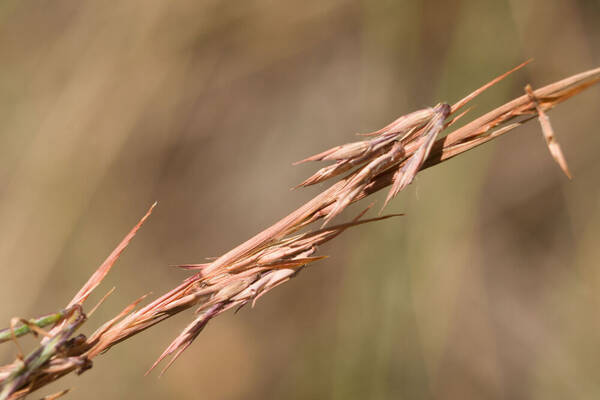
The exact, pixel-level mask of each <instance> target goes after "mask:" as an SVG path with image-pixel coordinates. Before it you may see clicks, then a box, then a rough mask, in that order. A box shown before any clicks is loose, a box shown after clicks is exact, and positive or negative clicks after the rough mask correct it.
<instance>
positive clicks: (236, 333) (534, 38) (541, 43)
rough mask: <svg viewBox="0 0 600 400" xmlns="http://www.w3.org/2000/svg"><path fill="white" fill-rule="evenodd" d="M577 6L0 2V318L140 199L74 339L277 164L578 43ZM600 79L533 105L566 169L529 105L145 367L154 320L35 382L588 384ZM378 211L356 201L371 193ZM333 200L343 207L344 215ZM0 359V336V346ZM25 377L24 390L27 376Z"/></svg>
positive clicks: (154, 389)
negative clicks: (89, 363) (121, 248)
mask: <svg viewBox="0 0 600 400" xmlns="http://www.w3.org/2000/svg"><path fill="white" fill-rule="evenodd" d="M599 18H600V4H599V2H598V1H597V0H579V1H568V2H567V1H541V0H532V1H517V0H512V1H479V0H453V1H445V2H441V1H440V2H438V1H361V0H334V1H321V0H305V1H302V2H286V1H267V0H252V1H238V2H231V1H229V2H226V1H191V0H173V1H159V0H144V1H122V2H82V1H51V2H50V1H16V0H5V1H3V2H2V3H0V60H1V62H0V183H1V184H0V221H1V222H0V263H1V268H2V280H1V281H0V304H1V307H0V321H4V322H3V323H2V325H8V323H9V320H10V318H11V317H14V316H22V317H29V316H35V315H40V314H43V313H47V312H51V311H54V310H57V309H59V308H60V307H62V306H64V305H65V304H66V303H67V302H68V301H69V300H70V299H71V297H72V296H73V294H74V293H75V292H76V291H77V289H78V288H79V287H80V286H81V284H82V283H83V282H84V281H85V280H86V279H87V277H88V276H89V275H90V274H91V272H92V271H93V270H94V269H95V267H96V266H97V265H99V264H100V262H101V261H102V260H103V259H104V257H105V256H106V255H108V253H109V252H110V251H111V250H112V249H113V247H114V246H115V245H116V244H117V243H118V241H119V240H120V239H121V238H122V237H123V236H124V234H125V233H126V232H127V231H128V230H129V229H130V228H131V227H132V226H133V225H134V223H135V222H136V221H137V219H138V218H139V217H140V216H141V215H142V214H143V213H144V212H145V210H146V208H147V207H148V206H149V205H150V204H151V203H152V202H153V201H154V200H158V201H159V206H158V208H157V209H156V211H155V213H154V215H153V216H152V217H151V219H150V221H149V222H148V223H147V225H146V226H144V227H143V229H142V231H141V232H140V234H138V236H137V237H136V239H135V240H134V242H133V244H132V245H131V246H130V247H129V248H128V249H127V251H126V252H125V253H124V255H123V256H122V258H121V260H120V261H119V262H118V264H117V266H116V268H115V269H114V270H113V272H111V274H110V275H109V276H108V278H107V280H106V283H105V284H104V286H102V290H99V291H98V293H96V294H95V296H96V297H95V298H93V299H91V301H90V304H92V303H94V302H95V301H97V299H98V298H99V297H100V296H101V295H102V294H103V293H104V292H105V291H106V290H108V288H110V287H112V286H116V287H117V291H116V292H115V294H113V296H111V298H110V299H109V300H108V301H107V302H106V303H105V304H104V305H103V306H102V307H101V309H100V310H98V311H97V312H96V314H95V315H94V316H93V317H92V319H91V321H90V322H89V323H88V326H87V327H84V332H86V333H89V332H91V330H92V328H93V327H96V326H98V325H99V324H100V323H101V322H103V321H104V320H106V319H108V318H110V317H112V316H113V315H114V314H116V313H117V312H118V311H120V310H121V308H122V307H123V306H124V305H126V304H128V303H129V302H130V301H132V300H133V299H136V298H137V297H139V296H140V295H142V294H144V293H147V292H149V291H152V292H153V293H154V294H155V295H158V294H160V293H162V292H164V291H167V290H169V289H170V288H172V287H173V286H175V285H176V284H177V283H178V282H180V281H181V280H182V279H183V278H184V277H185V276H187V275H188V274H187V273H186V272H183V271H178V270H176V269H174V268H172V267H169V266H170V265H173V264H178V263H186V262H203V259H204V257H211V256H218V255H220V254H222V253H224V252H225V251H227V250H229V249H230V248H232V247H234V246H235V245H237V244H238V243H240V242H242V241H244V240H245V239H247V238H249V237H250V236H251V235H253V234H254V233H256V232H258V231H259V230H261V229H263V228H265V227H267V226H269V225H270V224H272V223H273V222H274V221H275V220H277V219H278V218H280V217H282V216H283V215H284V214H287V213H288V212H290V211H292V210H293V209H295V208H296V207H298V206H299V205H301V204H302V203H303V202H304V201H306V200H308V199H309V198H310V197H312V196H313V195H314V194H315V193H317V192H318V191H319V190H321V189H323V186H322V187H319V188H312V189H308V190H301V191H293V192H290V191H289V190H288V189H289V188H290V187H291V186H293V185H295V184H297V183H299V182H301V181H302V180H303V179H304V178H306V177H307V176H308V175H309V173H310V172H311V171H312V170H313V168H314V165H303V166H300V167H292V166H291V163H292V162H293V161H296V160H299V159H301V158H303V157H305V156H307V155H310V154H313V153H315V152H318V151H320V150H323V149H326V148H328V147H330V146H333V145H336V144H340V143H343V142H347V141H351V140H353V139H354V136H353V135H354V133H355V132H365V131H370V130H373V129H376V128H380V127H382V126H383V125H385V124H387V123H388V122H390V121H391V120H393V119H395V118H396V117H397V116H399V115H401V114H404V113H406V112H409V111H412V110H414V109H417V108H422V107H424V106H429V105H433V104H435V103H437V102H438V101H449V102H452V101H455V100H457V99H459V98H460V97H462V96H463V95H465V94H466V93H468V92H470V91H471V90H472V89H474V88H476V87H478V86H479V85H480V84H482V83H484V82H486V81H487V80H489V79H490V78H492V77H494V76H496V75H498V74H499V73H502V72H504V71H505V70H507V69H509V68H510V67H512V66H514V65H516V64H518V63H520V62H521V61H523V60H525V59H528V58H531V57H533V58H534V59H535V62H534V63H533V64H531V65H530V66H528V67H527V68H526V70H524V71H521V72H519V73H517V74H516V76H514V77H512V78H510V79H508V80H507V81H505V82H504V83H502V84H501V85H499V86H498V87H496V88H494V89H493V90H492V91H491V92H490V93H488V94H486V95H485V96H483V97H482V98H481V99H480V100H478V101H477V104H478V105H477V108H476V109H475V110H474V111H473V112H472V113H473V115H476V114H479V113H482V112H484V111H486V110H488V109H489V108H490V107H493V106H496V105H499V104H501V103H503V102H505V101H507V100H509V99H511V98H513V97H516V96H519V95H521V94H522V93H523V86H524V84H525V83H527V82H531V84H532V85H533V86H534V87H539V86H541V85H544V84H547V83H550V82H551V81H555V80H558V79H561V78H563V77H565V76H567V75H571V74H574V73H577V72H580V71H583V70H586V69H589V68H592V67H596V66H598V64H599V60H600V25H599V24H598V20H599ZM599 104H600V92H599V90H598V88H593V89H591V90H589V91H588V92H586V93H583V94H582V95H579V96H578V97H576V98H575V99H572V100H570V101H569V102H568V103H566V104H563V105H561V106H559V107H558V108H557V109H556V110H555V111H553V112H552V113H550V117H551V119H552V122H553V125H554V128H555V130H556V132H557V136H558V139H559V140H560V142H561V144H562V147H563V150H564V152H565V155H566V157H567V160H568V161H569V164H570V167H571V171H572V172H573V175H574V177H575V179H574V180H573V181H572V182H568V181H567V179H566V178H565V177H564V176H562V173H561V171H560V170H559V168H558V167H557V166H556V165H555V164H554V162H553V161H552V159H551V157H550V156H549V154H548V150H547V149H546V147H545V145H544V141H543V138H542V134H541V131H540V128H539V126H538V125H537V124H529V125H528V126H526V127H525V128H522V129H519V130H517V131H515V132H513V133H511V134H510V135H509V136H507V137H506V138H502V139H500V140H497V141H494V142H493V143H492V144H489V145H486V146H484V147H482V148H480V149H476V150H475V151H472V152H469V153H468V154H466V155H464V156H461V157H459V158H457V159H455V160H452V161H450V162H448V163H444V164H443V165H441V166H438V167H436V168H433V169H431V170H428V171H426V172H425V173H423V174H422V175H420V176H419V179H417V181H416V182H415V183H414V184H413V185H411V186H410V187H409V188H408V190H406V191H405V192H404V193H403V194H402V195H401V196H400V197H399V198H398V199H397V200H396V201H394V202H393V204H392V206H391V207H390V208H389V209H388V211H390V212H405V213H407V215H406V216H405V217H402V218H401V219H397V220H392V221H386V222H382V223H377V224H373V225H371V226H366V227H361V228H359V229H355V230H354V231H352V232H348V233H347V234H345V235H343V236H342V237H340V238H338V239H336V240H335V241H334V242H332V243H330V244H328V245H327V246H325V247H324V248H323V249H321V252H322V253H324V254H330V255H331V256H332V257H331V258H329V259H327V260H325V261H322V262H319V263H318V264H316V265H315V266H313V267H309V268H308V269H307V270H305V271H303V272H302V273H301V274H300V275H299V276H298V277H297V278H296V279H295V280H293V281H292V282H290V283H288V284H286V285H284V286H282V287H281V288H278V289H277V290H275V291H274V292H272V293H270V294H269V295H267V296H265V297H263V298H262V299H261V300H260V301H259V302H258V305H257V307H256V308H255V309H254V310H250V309H244V310H243V311H241V312H240V313H238V314H236V315H234V314H233V313H228V314H227V315H224V316H222V317H220V318H218V319H216V320H215V321H213V322H211V324H209V326H208V328H207V329H206V331H205V332H203V333H202V335H201V336H200V337H199V339H198V340H197V341H196V342H195V343H194V344H193V345H192V347H191V348H190V349H189V350H188V351H187V352H186V353H185V354H184V355H183V357H182V358H181V359H180V360H179V361H178V362H177V363H176V364H175V365H174V367H173V368H172V369H171V370H170V371H169V372H168V373H167V374H166V375H165V376H164V377H163V378H162V379H160V380H159V379H157V378H156V374H154V375H152V376H150V377H144V376H143V372H144V371H145V370H146V368H147V367H149V366H150V365H151V363H152V362H153V361H154V359H155V358H156V357H157V356H158V355H159V354H160V353H161V352H162V350H163V349H164V347H165V346H166V345H167V344H168V343H169V342H170V340H171V339H172V338H174V337H175V336H176V334H177V333H178V332H179V331H180V330H181V329H182V328H183V327H184V326H185V325H186V324H187V322H188V321H189V320H190V317H191V316H190V313H184V314H182V315H179V316H177V317H176V318H173V319H172V320H170V321H168V322H166V323H163V324H161V325H159V326H157V327H155V328H153V329H151V330H150V331H148V332H145V333H143V334H141V335H139V336H137V337H135V338H134V339H132V340H130V341H128V342H126V343H124V344H121V345H119V346H118V347H117V348H115V349H113V350H112V351H110V352H109V353H107V354H106V355H105V356H103V357H100V358H98V359H97V361H96V363H95V365H94V368H93V370H92V371H89V372H87V373H85V374H83V375H82V376H81V377H70V378H68V379H65V380H63V381H61V382H60V383H58V384H55V385H54V386H53V387H52V388H51V389H55V390H59V389H60V388H63V387H74V388H75V391H74V392H73V394H72V395H71V396H72V398H85V399H107V398H110V399H119V398H148V399H150V398H156V399H160V398H169V397H170V398H178V399H198V398H204V399H242V398H243V399H262V398H279V399H281V398H289V399H308V398H313V399H320V398H331V399H345V400H349V399H365V398H366V399H391V398H406V399H433V398H435V399H470V398H472V399H499V398H510V399H519V398H523V399H525V398H527V399H564V398H597V397H598V396H600V383H599V381H598V371H599V370H600V339H599V336H598V328H599V326H598V324H599V322H598V310H599V308H598V307H599V304H600V294H599V293H600V271H599V270H598V258H599V256H600V250H599V248H598V242H597V240H598V239H597V238H598V236H599V235H600V190H599V189H600V187H599V185H598V177H599V176H600V175H599V172H600V163H599V161H600V156H599V154H600V152H599V150H600V135H599V134H598V133H599V131H598V126H599V125H600V113H599V112H598V107H599ZM378 200H379V201H378V204H381V200H382V199H381V197H379V198H378ZM345 216H346V217H348V214H345ZM0 350H1V352H0V356H1V357H2V361H3V362H8V361H9V360H12V358H13V357H14V354H15V351H14V348H13V347H11V346H10V345H4V347H3V348H2V349H0ZM51 389H49V390H51Z"/></svg>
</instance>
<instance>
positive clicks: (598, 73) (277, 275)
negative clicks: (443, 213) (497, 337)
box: [0, 64, 600, 399]
mask: <svg viewBox="0 0 600 400" xmlns="http://www.w3.org/2000/svg"><path fill="white" fill-rule="evenodd" d="M524 65H525V64H522V65H520V66H518V67H516V68H515V69H513V70H511V71H509V72H507V73H506V74H503V75H501V76H500V77H498V78H496V79H494V80H493V81H491V82H490V83H488V84H486V85H484V86H482V87H481V88H480V89H478V90H476V91H474V92H473V93H471V94H469V95H468V96H466V97H465V98H464V99H462V100H460V101H458V102H457V103H455V104H454V105H452V106H450V105H448V104H445V103H440V104H438V105H436V106H434V107H431V108H427V109H424V110H419V111H416V112H414V113H411V114H407V115H405V116H402V117H400V118H399V119H397V120H396V121H394V122H392V123H391V124H389V125H388V126H386V127H385V128H383V129H381V130H378V131H375V132H372V133H369V134H365V135H364V136H365V139H364V140H361V141H357V142H353V143H349V144H345V145H341V146H337V147H334V148H332V149H329V150H327V151H325V152H322V153H319V154H317V155H315V156H312V157H309V158H307V159H305V160H302V162H304V161H333V164H331V165H329V166H326V167H324V168H322V169H320V170H319V171H317V172H316V173H315V174H314V175H313V176H311V177H309V178H308V179H307V180H305V181H304V182H303V183H302V184H300V185H299V186H307V185H311V184H314V183H317V182H322V181H325V180H327V179H330V178H333V177H336V176H338V175H340V174H343V173H347V175H346V176H344V177H343V178H342V179H341V180H339V181H338V182H336V183H335V184H333V185H332V186H331V187H329V188H328V189H327V190H325V191H323V192H322V193H320V194H319V195H317V196H316V197H315V198H313V199H312V200H310V201H309V202H308V203H306V204H305V205H303V206H302V207H300V208H299V209H297V210H296V211H294V212H292V213H291V214H289V215H288V216H286V217H284V218H283V219H281V220H280V221H279V222H277V223H275V224H274V225H272V226H271V227H269V228H268V229H266V230H265V231H263V232H261V233H259V234H257V235H256V236H254V237H253V238H251V239H249V240H248V241H246V242H244V243H242V244H241V245H239V246H238V247H236V248H234V249H232V250H231V251H229V252H228V253H226V254H224V255H222V256H221V257H219V258H217V259H215V260H213V261H210V262H208V263H205V264H192V265H182V266H181V267H182V268H185V269H188V270H191V271H194V274H193V275H192V276H190V277H188V278H187V279H186V280H184V281H183V282H182V283H181V284H180V285H179V286H177V287H176V288H174V289H173V290H171V291H169V292H168V293H166V294H164V295H163V296H161V297H159V298H157V299H155V300H153V301H151V302H150V303H149V304H147V305H145V306H143V307H141V308H139V309H136V307H137V305H138V304H139V303H140V302H141V301H142V300H143V298H140V299H138V300H136V301H134V302H133V303H132V304H130V305H129V306H127V307H125V309H123V311H122V312H121V313H119V314H118V315H117V316H115V317H114V318H113V319H111V320H110V321H108V322H106V323H105V324H104V325H102V326H101V327H100V328H98V329H97V330H96V331H95V332H93V333H92V334H91V335H89V336H84V335H78V336H74V333H75V332H76V330H77V329H78V328H79V327H80V326H81V325H82V324H83V323H84V322H85V321H86V314H85V313H84V309H83V303H84V301H85V300H86V298H87V296H88V295H89V294H90V293H91V291H92V290H94V289H95V288H96V287H97V286H98V285H99V283H100V282H101V281H102V279H103V278H104V277H105V276H106V274H107V273H108V272H109V270H110V268H111V267H112V265H113V264H114V263H115V261H116V260H117V258H118V257H119V255H120V253H121V252H122V251H123V250H124V248H125V247H126V246H127V244H128V243H129V241H130V240H131V239H132V238H133V236H134V235H135V234H136V232H137V230H138V229H139V228H140V226H141V225H142V224H143V222H144V221H145V220H146V219H147V218H148V216H149V215H150V213H151V212H152V209H153V207H154V205H153V206H152V207H151V208H150V210H149V211H148V212H147V213H146V215H144V217H143V218H142V219H141V220H140V222H139V223H138V224H137V225H136V226H135V227H134V228H133V229H132V231H131V232H129V234H128V235H127V236H126V237H125V238H124V239H123V240H122V241H121V243H120V244H119V245H118V246H117V248H116V249H115V250H114V251H113V252H112V253H111V254H110V256H109V257H108V258H107V259H106V261H105V262H104V263H103V264H102V265H101V266H100V267H99V268H98V269H97V271H96V272H95V273H94V274H93V275H92V277H91V278H90V279H89V280H88V282H87V283H86V284H85V285H84V286H83V287H82V289H81V290H80V291H79V293H77V295H76V296H75V297H74V298H73V299H72V300H71V301H70V302H69V303H68V305H67V307H66V308H65V309H64V310H61V311H59V312H57V313H54V314H51V315H49V316H45V317H42V318H38V319H35V320H18V319H15V320H14V321H13V323H11V327H10V328H8V329H5V330H4V331H1V332H0V341H13V342H15V343H16V342H17V339H16V338H17V336H21V335H24V334H26V333H29V332H31V333H33V334H41V335H43V336H44V337H43V339H42V340H41V343H40V345H39V347H37V348H35V349H34V350H33V351H32V352H30V353H29V354H28V355H27V356H25V357H22V356H19V357H17V358H16V360H15V361H14V362H13V363H11V364H9V365H6V366H3V367H0V382H1V385H0V388H1V389H0V399H17V398H22V397H24V396H26V395H27V394H28V393H31V392H32V391H34V390H36V389H38V388H40V387H42V386H44V385H46V384H48V383H50V382H52V381H55V380H57V379H59V378H60V377H62V376H64V375H65V374H68V373H70V372H73V371H75V372H77V373H81V372H83V371H85V370H87V369H89V368H91V366H92V360H93V359H94V358H95V357H96V356H98V355H99V354H102V353H103V352H105V351H107V350H108V349H110V348H111V347H113V346H114V345H116V344H117V343H120V342H121V341H123V340H125V339H127V338H129V337H131V336H133V335H135V334H137V333H140V332H142V331H144V330H145V329H148V328H150V327H152V326H153V325H155V324H157V323H159V322H162V321H163V320H165V319H168V318H169V317H170V316H173V315H175V314H177V313H179V312H181V311H183V310H186V309H189V308H191V307H196V314H197V317H196V318H195V319H194V320H193V321H192V322H191V323H190V324H189V325H188V326H187V327H186V328H185V329H184V330H183V331H182V332H181V333H180V334H179V335H178V336H177V338H176V339H175V340H174V341H173V342H172V343H171V344H170V345H169V346H168V347H167V349H166V350H165V351H164V352H163V353H162V355H161V356H160V357H159V358H158V360H157V361H156V362H155V363H154V365H152V367H151V369H152V368H154V367H155V366H156V365H157V364H158V363H159V362H160V361H162V360H163V359H164V358H165V357H167V356H172V358H171V360H170V362H169V363H168V364H167V365H166V367H165V369H166V368H168V367H169V365H170V364H171V363H172V362H173V361H174V360H175V359H176V358H177V357H178V356H179V355H180V354H181V353H182V352H183V351H184V350H185V349H186V348H187V347H188V346H189V345H190V344H191V343H192V342H193V340H194V339H195V338H196V337H197V336H198V334H199V333H200V332H201V331H202V329H203V328H204V327H205V326H206V324H207V323H208V322H209V321H210V320H211V319H212V318H214V317H215V316H217V315H219V314H221V313H223V312H225V311H227V310H229V309H232V308H234V309H239V308H241V307H243V306H244V305H246V304H248V303H251V304H252V305H254V303H255V302H256V301H257V300H258V299H259V298H260V297H261V296H262V295H263V294H265V293H267V292H268V291H270V290H271V289H273V288H275V287H277V286H278V285H280V284H282V283H285V282H286V281H288V280H290V279H291V278H293V277H294V276H295V275H296V274H297V273H298V272H299V271H300V270H301V269H303V268H304V267H305V266H307V265H308V264H311V263H312V262H314V261H317V260H320V259H322V258H323V256H320V255H316V252H317V249H318V246H319V245H321V244H323V243H325V242H328V241H329V240H331V239H333V238H335V237H336V236H338V235H339V234H341V233H342V232H343V231H344V230H346V229H348V228H350V227H354V226H357V225H360V224H364V223H370V222H375V221H380V220H383V219H386V218H390V217H393V216H395V215H386V216H380V217H376V218H370V219H361V218H362V217H363V215H364V214H365V213H366V211H367V210H368V209H369V208H370V206H369V207H367V208H366V209H365V210H364V211H363V212H361V213H360V214H359V215H358V216H357V217H356V218H354V219H353V220H352V221H350V222H348V223H341V224H338V225H333V226H329V227H326V225H327V224H328V223H329V222H330V221H331V220H332V219H334V218H335V217H336V216H337V215H339V214H340V213H341V212H342V211H343V210H344V209H345V208H346V207H347V206H348V205H349V204H351V203H354V202H357V201H359V200H361V199H363V198H364V197H367V196H369V195H370V194H372V193H375V192H377V191H378V190H380V189H383V188H385V187H388V186H391V188H390V191H389V192H388V196H387V198H386V200H385V203H384V207H385V205H386V204H387V203H388V202H389V201H390V200H391V199H392V198H393V197H394V196H396V194H397V193H398V192H399V191H401V190H402V189H403V188H405V187H406V186H407V185H409V184H410V183H411V182H412V180H413V179H414V177H415V176H416V175H417V173H418V172H419V171H421V170H423V169H425V168H428V167H431V166H433V165H436V164H439V163H441V162H443V161H445V160H448V159H450V158H452V157H454V156H456V155H458V154H461V153H463V152H465V151H467V150H470V149H472V148H474V147H476V146H479V145H480V144H483V143H485V142H487V141H489V140H492V139H494V138H496V137H498V136H500V135H503V134H505V133H507V132H509V131H510V130H512V129H514V128H516V127H518V126H519V125H521V124H523V123H525V122H527V121H530V120H531V119H533V118H535V117H536V116H537V117H538V118H539V120H540V123H541V126H542V131H543V133H544V136H545V138H546V140H547V143H548V146H549V149H550V151H551V153H552V155H553V157H554V158H555V160H556V161H557V162H558V163H559V165H560V166H561V168H562V169H563V170H564V171H565V173H566V174H567V175H570V174H569V172H568V168H567V166H566V162H565V160H564V157H563V156H562V152H561V151H560V147H559V146H558V143H557V141H556V139H555V137H554V134H553V132H552V128H551V126H550V123H549V120H548V117H547V115H546V111H548V110H549V109H551V108H553V107H554V106H555V105H557V104H559V103H560V102H562V101H564V100H566V99H568V98H570V97H572V96H574V95H575V94H577V93H579V92H580V91H582V90H584V89H586V88H587V87H589V86H591V85H593V84H595V83H597V82H598V81H599V80H600V68H598V69H594V70H589V71H586V72H583V73H581V74H578V75H574V76H571V77H569V78H566V79H564V80H562V81H559V82H556V83H553V84H551V85H548V86H545V87H543V88H540V89H537V90H532V89H531V88H527V90H526V93H525V94H524V95H523V96H520V97H518V98H516V99H514V100H512V101H510V102H508V103H506V104H504V105H502V106H500V107H498V108H496V109H494V110H492V111H490V112H488V113H486V114H485V115H483V116H481V117H479V118H476V119H475V120H473V121H471V122H470V123H468V124H466V125H465V126H463V127H461V128H459V129H456V130H454V131H452V132H451V133H449V134H447V135H446V136H444V137H443V138H440V135H441V134H442V132H443V131H444V129H446V128H447V127H448V126H450V125H452V124H453V123H454V122H455V121H456V120H457V119H458V118H461V117H462V116H463V115H464V113H462V114H459V113H458V112H459V110H461V109H462V108H463V107H464V106H465V105H466V104H467V103H469V102H470V101H471V100H472V99H473V98H474V97H476V96H477V95H478V94H479V93H481V92H482V91H484V90H487V89H488V88H489V87H490V86H492V85H493V84H495V83H497V82H498V81H500V80H502V79H503V78H504V77H505V76H506V75H507V74H509V73H512V72H513V71H515V70H517V69H519V68H521V67H523V66H524ZM319 220H323V223H322V227H321V228H320V229H316V230H306V231H304V232H301V230H303V229H305V228H307V226H308V225H310V224H313V223H314V222H317V221H319ZM44 326H52V328H51V329H50V331H49V332H48V333H46V332H44V331H43V330H42V329H41V328H43V327H44ZM163 372H164V369H163ZM62 394H64V392H60V393H57V394H55V395H52V396H53V397H52V398H56V397H58V396H60V395H62Z"/></svg>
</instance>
